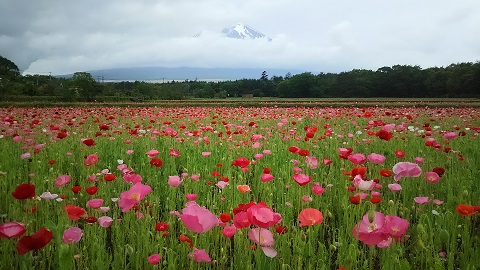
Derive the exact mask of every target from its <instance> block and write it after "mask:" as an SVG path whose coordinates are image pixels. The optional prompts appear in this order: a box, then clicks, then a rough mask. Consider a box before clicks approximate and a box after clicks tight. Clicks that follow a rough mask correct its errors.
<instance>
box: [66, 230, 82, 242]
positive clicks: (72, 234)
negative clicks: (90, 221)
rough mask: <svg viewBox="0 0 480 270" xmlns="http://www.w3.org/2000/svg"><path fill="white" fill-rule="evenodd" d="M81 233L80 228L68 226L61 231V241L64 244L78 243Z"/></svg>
mask: <svg viewBox="0 0 480 270" xmlns="http://www.w3.org/2000/svg"><path fill="white" fill-rule="evenodd" d="M82 235H83V233H82V229H80V228H78V227H70V228H68V229H66V230H65V231H64V232H63V237H62V242H63V243H65V244H71V243H78V242H79V241H80V239H81V238H82Z"/></svg>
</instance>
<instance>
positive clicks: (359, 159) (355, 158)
mask: <svg viewBox="0 0 480 270" xmlns="http://www.w3.org/2000/svg"><path fill="white" fill-rule="evenodd" d="M347 158H348V160H350V161H351V162H352V163H353V164H355V165H359V164H363V163H365V161H367V157H365V155H364V154H360V153H356V154H351V155H348V157H347Z"/></svg>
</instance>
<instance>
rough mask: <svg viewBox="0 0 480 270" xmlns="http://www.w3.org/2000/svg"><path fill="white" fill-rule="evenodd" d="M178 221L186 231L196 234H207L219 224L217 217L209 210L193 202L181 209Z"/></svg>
mask: <svg viewBox="0 0 480 270" xmlns="http://www.w3.org/2000/svg"><path fill="white" fill-rule="evenodd" d="M180 220H181V221H182V223H183V225H185V227H187V229H188V230H190V231H192V232H196V233H204V232H208V231H209V230H211V229H212V228H213V227H215V226H216V225H217V224H218V223H219V220H218V218H217V216H215V215H214V214H212V212H210V210H208V209H207V208H204V207H200V206H199V205H197V204H196V203H194V202H192V204H189V205H188V206H187V207H185V208H183V210H182V214H180Z"/></svg>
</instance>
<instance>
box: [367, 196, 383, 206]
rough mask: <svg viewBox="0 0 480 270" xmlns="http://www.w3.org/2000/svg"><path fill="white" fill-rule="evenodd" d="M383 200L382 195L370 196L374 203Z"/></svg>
mask: <svg viewBox="0 0 480 270" xmlns="http://www.w3.org/2000/svg"><path fill="white" fill-rule="evenodd" d="M381 201H382V198H381V197H377V196H373V197H372V198H370V202H371V203H373V204H377V203H380V202H381Z"/></svg>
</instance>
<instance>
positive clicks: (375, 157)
mask: <svg viewBox="0 0 480 270" xmlns="http://www.w3.org/2000/svg"><path fill="white" fill-rule="evenodd" d="M367 159H368V160H369V161H370V162H372V163H374V164H382V163H383V162H385V159H386V158H385V156H383V155H380V154H376V153H371V154H370V155H368V157H367Z"/></svg>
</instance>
